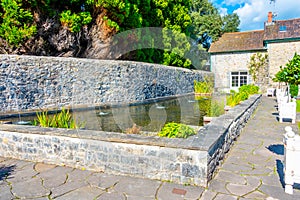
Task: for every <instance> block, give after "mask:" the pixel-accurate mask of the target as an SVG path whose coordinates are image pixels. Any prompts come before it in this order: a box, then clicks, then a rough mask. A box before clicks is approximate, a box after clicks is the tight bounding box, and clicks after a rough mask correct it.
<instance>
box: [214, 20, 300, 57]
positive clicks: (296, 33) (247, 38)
mask: <svg viewBox="0 0 300 200" xmlns="http://www.w3.org/2000/svg"><path fill="white" fill-rule="evenodd" d="M293 38H298V39H300V18H298V19H290V20H278V21H275V22H272V23H270V24H268V23H266V24H265V29H264V30H256V31H247V32H234V33H225V34H223V35H222V37H221V38H219V40H218V41H216V42H214V43H213V44H212V45H211V47H210V49H209V52H210V53H221V52H234V51H251V50H252V51H253V50H263V49H264V41H266V40H273V41H276V40H282V39H293Z"/></svg>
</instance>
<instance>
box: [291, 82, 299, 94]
mask: <svg viewBox="0 0 300 200" xmlns="http://www.w3.org/2000/svg"><path fill="white" fill-rule="evenodd" d="M290 94H291V96H292V97H296V96H298V85H292V84H290Z"/></svg>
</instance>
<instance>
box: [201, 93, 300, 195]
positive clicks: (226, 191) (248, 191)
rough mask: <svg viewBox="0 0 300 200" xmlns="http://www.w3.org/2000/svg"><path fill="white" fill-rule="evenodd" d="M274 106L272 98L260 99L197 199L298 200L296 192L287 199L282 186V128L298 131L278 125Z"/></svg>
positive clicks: (281, 124) (297, 192)
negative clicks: (214, 174) (253, 112)
mask: <svg viewBox="0 0 300 200" xmlns="http://www.w3.org/2000/svg"><path fill="white" fill-rule="evenodd" d="M276 105H277V103H276V101H275V98H271V97H263V99H262V103H261V105H260V106H259V107H258V109H257V110H256V112H255V114H254V116H253V117H252V119H251V120H250V121H249V122H248V123H247V125H246V126H245V128H244V129H243V132H242V133H241V135H240V137H239V138H238V139H237V141H236V142H235V144H234V146H233V148H232V149H231V150H230V151H229V153H228V155H227V158H226V159H225V161H224V163H223V164H222V166H221V168H220V169H219V172H218V173H217V175H216V176H215V177H214V179H213V180H212V181H211V182H210V184H209V187H208V189H207V190H205V192H204V193H203V195H202V197H201V199H204V200H206V199H214V200H218V199H222V200H227V199H228V200H229V199H268V200H274V199H280V200H289V199H300V190H298V189H294V194H293V195H288V194H286V193H285V192H284V185H283V160H284V158H283V154H284V146H283V142H282V141H283V134H284V128H285V127H286V126H292V127H293V130H294V131H297V130H298V129H297V126H296V125H294V124H291V123H290V122H284V123H279V122H278V120H277V116H278V112H277V109H276ZM299 165H300V159H299Z"/></svg>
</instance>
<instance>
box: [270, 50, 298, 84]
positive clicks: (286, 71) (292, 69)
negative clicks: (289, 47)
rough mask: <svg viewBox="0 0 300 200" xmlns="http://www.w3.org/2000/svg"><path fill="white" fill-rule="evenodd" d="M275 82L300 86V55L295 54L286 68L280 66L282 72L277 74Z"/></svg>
mask: <svg viewBox="0 0 300 200" xmlns="http://www.w3.org/2000/svg"><path fill="white" fill-rule="evenodd" d="M273 80H274V81H279V82H285V83H289V84H292V85H299V84H300V55H298V54H297V53H295V54H294V57H293V59H292V60H290V61H289V62H288V63H287V64H286V67H284V68H283V67H282V66H280V71H279V72H277V73H276V74H275V78H274V79H273Z"/></svg>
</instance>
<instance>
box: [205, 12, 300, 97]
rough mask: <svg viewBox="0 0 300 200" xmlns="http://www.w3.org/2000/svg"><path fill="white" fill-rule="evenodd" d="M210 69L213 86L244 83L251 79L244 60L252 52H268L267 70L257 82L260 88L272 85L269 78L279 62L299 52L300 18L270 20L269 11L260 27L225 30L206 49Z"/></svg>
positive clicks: (233, 86) (230, 86) (222, 87)
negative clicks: (213, 78) (239, 30)
mask: <svg viewBox="0 0 300 200" xmlns="http://www.w3.org/2000/svg"><path fill="white" fill-rule="evenodd" d="M209 53H210V62H211V71H212V72H213V73H214V74H215V88H216V89H217V90H218V91H225V92H229V90H231V89H237V88H239V87H240V86H242V85H244V84H251V83H254V82H253V80H252V77H251V75H250V74H249V69H248V63H249V61H250V57H251V56H252V55H253V54H255V53H261V54H268V58H269V60H268V73H267V75H266V76H265V78H264V79H265V81H264V82H263V83H255V84H258V85H259V86H260V87H261V88H262V89H263V90H264V89H265V88H266V87H271V86H273V87H274V86H276V83H274V82H273V81H272V78H273V77H274V75H275V74H276V73H277V72H278V71H279V69H280V66H285V64H286V63H287V62H288V61H289V60H290V59H292V58H293V56H294V54H295V53H298V54H299V53H300V18H297V19H289V20H277V21H274V20H273V14H272V12H269V13H268V21H267V22H265V26H264V30H255V31H247V32H234V33H225V34H223V36H222V37H221V38H219V40H218V41H216V42H214V43H213V44H212V45H211V48H210V49H209Z"/></svg>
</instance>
